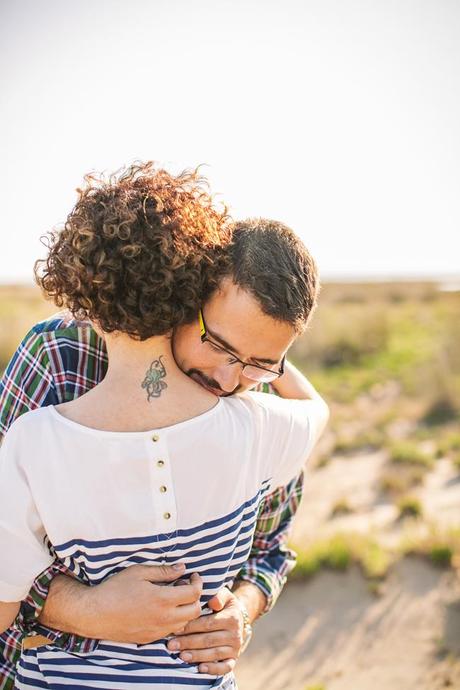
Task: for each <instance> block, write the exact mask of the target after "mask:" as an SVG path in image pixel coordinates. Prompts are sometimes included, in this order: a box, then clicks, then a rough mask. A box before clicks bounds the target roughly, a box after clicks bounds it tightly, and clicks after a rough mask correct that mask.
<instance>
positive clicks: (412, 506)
mask: <svg viewBox="0 0 460 690" xmlns="http://www.w3.org/2000/svg"><path fill="white" fill-rule="evenodd" d="M398 509H399V515H400V517H402V518H404V517H421V515H422V513H423V509H422V504H421V502H420V501H419V499H418V498H416V497H415V496H403V497H402V498H401V499H400V500H399V501H398Z"/></svg>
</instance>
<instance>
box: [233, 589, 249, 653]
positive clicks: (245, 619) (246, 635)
mask: <svg viewBox="0 0 460 690" xmlns="http://www.w3.org/2000/svg"><path fill="white" fill-rule="evenodd" d="M236 600H237V602H238V607H239V609H240V611H241V617H242V619H243V643H242V645H241V648H240V654H242V653H243V652H245V651H246V649H247V647H248V645H249V643H250V641H251V638H252V625H251V619H250V617H249V612H248V610H247V608H246V606H245V604H244V602H243V601H242V600H241V599H239V598H238V597H236Z"/></svg>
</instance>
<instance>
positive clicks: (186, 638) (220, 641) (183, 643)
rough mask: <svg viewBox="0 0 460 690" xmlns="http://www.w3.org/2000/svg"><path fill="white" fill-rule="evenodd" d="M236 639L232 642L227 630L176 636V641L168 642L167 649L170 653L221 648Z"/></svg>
mask: <svg viewBox="0 0 460 690" xmlns="http://www.w3.org/2000/svg"><path fill="white" fill-rule="evenodd" d="M233 641H235V645H236V643H237V639H236V636H235V640H233V636H232V634H231V633H229V632H228V631H227V630H216V631H215V632H209V633H204V634H202V635H199V634H195V635H178V636H177V639H172V640H169V642H168V649H169V650H170V651H177V650H178V649H180V650H182V651H187V652H188V651H189V650H191V649H211V648H212V647H221V646H222V645H229V644H232V643H233Z"/></svg>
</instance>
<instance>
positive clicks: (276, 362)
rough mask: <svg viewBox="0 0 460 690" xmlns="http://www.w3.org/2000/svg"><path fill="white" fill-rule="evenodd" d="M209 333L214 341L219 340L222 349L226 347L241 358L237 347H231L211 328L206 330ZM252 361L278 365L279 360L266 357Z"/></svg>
mask: <svg viewBox="0 0 460 690" xmlns="http://www.w3.org/2000/svg"><path fill="white" fill-rule="evenodd" d="M206 330H207V331H208V333H209V335H211V336H212V337H213V338H214V340H217V342H218V343H219V344H220V345H222V347H225V349H226V350H230V352H233V354H235V355H236V356H237V357H239V355H240V353H239V352H238V350H237V349H236V347H233V345H230V343H228V342H227V341H226V340H224V338H222V336H220V335H217V333H215V332H214V331H211V329H210V328H206ZM250 359H252V360H254V361H255V362H261V363H263V364H278V362H279V359H267V358H266V357H251V358H250Z"/></svg>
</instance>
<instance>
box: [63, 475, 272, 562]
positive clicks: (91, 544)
mask: <svg viewBox="0 0 460 690" xmlns="http://www.w3.org/2000/svg"><path fill="white" fill-rule="evenodd" d="M269 481H270V480H265V482H269ZM265 482H263V483H264V484H265ZM261 493H262V491H258V492H257V493H256V495H255V496H254V497H253V498H251V499H249V500H248V501H246V502H245V503H242V504H241V505H240V506H239V507H238V508H236V509H235V510H234V511H233V512H231V513H229V514H228V515H225V516H224V517H220V518H216V519H215V520H210V521H209V522H204V523H203V524H202V525H198V526H196V527H190V528H189V529H179V530H175V532H174V534H176V538H179V537H188V536H191V535H193V534H196V533H198V532H202V531H205V530H208V529H211V528H212V527H219V526H220V525H223V524H224V523H226V522H228V521H229V520H232V519H233V518H234V517H236V516H237V515H238V514H239V513H241V512H242V510H243V509H244V508H247V507H250V506H252V505H254V503H255V502H256V501H257V500H258V498H259V497H260V495H261ZM170 535H171V532H169V533H168V534H158V535H149V536H146V537H119V538H116V539H102V540H99V541H88V540H87V539H71V540H69V541H67V542H64V544H59V545H57V544H54V548H55V549H56V550H57V549H59V550H60V551H65V550H66V549H69V548H70V547H71V546H76V545H79V546H84V547H85V548H88V549H91V548H93V549H94V548H101V547H104V546H109V547H110V546H115V545H117V544H129V545H132V544H148V543H149V542H150V541H151V540H152V539H154V540H155V541H167V540H168V539H171V536H170Z"/></svg>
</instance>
